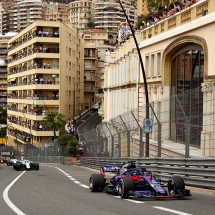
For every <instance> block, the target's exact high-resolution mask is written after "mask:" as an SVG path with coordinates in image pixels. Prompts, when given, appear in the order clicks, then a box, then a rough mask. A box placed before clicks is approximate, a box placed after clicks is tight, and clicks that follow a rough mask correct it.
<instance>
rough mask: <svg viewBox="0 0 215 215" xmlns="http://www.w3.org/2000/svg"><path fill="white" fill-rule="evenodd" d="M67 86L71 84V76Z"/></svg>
mask: <svg viewBox="0 0 215 215" xmlns="http://www.w3.org/2000/svg"><path fill="white" fill-rule="evenodd" d="M69 84H71V76H69Z"/></svg>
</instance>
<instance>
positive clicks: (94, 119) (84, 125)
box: [75, 110, 102, 134]
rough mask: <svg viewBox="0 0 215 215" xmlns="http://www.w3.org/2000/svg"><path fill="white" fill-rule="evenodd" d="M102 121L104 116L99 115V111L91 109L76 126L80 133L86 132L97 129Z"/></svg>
mask: <svg viewBox="0 0 215 215" xmlns="http://www.w3.org/2000/svg"><path fill="white" fill-rule="evenodd" d="M101 121H102V117H101V116H99V114H98V111H92V110H91V111H89V113H87V114H86V115H85V116H84V117H82V118H81V120H80V121H78V122H77V123H76V124H75V127H76V129H78V132H79V134H84V133H87V132H88V131H90V130H92V129H95V128H96V126H97V125H98V124H99V123H100V122H101Z"/></svg>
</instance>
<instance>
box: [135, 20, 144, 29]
mask: <svg viewBox="0 0 215 215" xmlns="http://www.w3.org/2000/svg"><path fill="white" fill-rule="evenodd" d="M144 20H145V18H142V19H140V20H138V21H137V22H136V24H135V28H136V29H139V28H140V26H141V24H142V22H143V21H144Z"/></svg>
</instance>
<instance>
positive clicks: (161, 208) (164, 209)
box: [153, 206, 192, 215]
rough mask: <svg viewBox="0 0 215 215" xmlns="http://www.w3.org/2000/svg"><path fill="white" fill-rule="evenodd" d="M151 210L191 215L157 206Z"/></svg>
mask: <svg viewBox="0 0 215 215" xmlns="http://www.w3.org/2000/svg"><path fill="white" fill-rule="evenodd" d="M153 208H156V209H159V210H163V211H168V212H170V213H174V214H179V215H192V214H188V213H184V212H181V211H176V210H172V209H169V208H164V207H159V206H153Z"/></svg>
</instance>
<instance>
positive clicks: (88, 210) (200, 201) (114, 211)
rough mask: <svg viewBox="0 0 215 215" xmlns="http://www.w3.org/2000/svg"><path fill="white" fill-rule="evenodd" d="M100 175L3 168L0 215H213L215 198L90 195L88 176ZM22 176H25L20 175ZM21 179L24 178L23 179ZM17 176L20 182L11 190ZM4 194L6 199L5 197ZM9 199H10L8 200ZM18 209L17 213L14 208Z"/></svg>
mask: <svg viewBox="0 0 215 215" xmlns="http://www.w3.org/2000/svg"><path fill="white" fill-rule="evenodd" d="M95 172H98V171H95V170H90V169H87V168H84V167H77V166H69V165H60V164H59V165H57V164H40V170H39V171H26V172H20V171H14V170H13V167H12V166H7V165H6V164H2V165H0V192H1V194H2V195H1V197H0V214H1V215H14V214H19V215H25V214H26V215H70V214H71V215H76V214H77V215H121V214H131V215H133V214H144V215H152V214H153V215H171V214H179V215H191V214H192V215H205V214H206V215H214V214H215V210H214V209H215V206H214V205H215V198H214V197H211V196H207V195H199V194H195V193H192V194H193V196H191V197H187V198H185V199H164V200H149V199H140V200H134V199H128V200H124V199H120V198H118V197H117V196H113V195H111V194H106V193H91V192H90V190H89V188H88V180H89V176H90V175H91V174H92V173H95ZM21 174H22V175H21ZM20 175H21V176H20ZM18 176H20V178H18V179H17V181H16V182H15V183H14V184H13V185H12V186H11V187H10V189H7V188H8V185H10V184H11V182H13V181H14V179H16V178H17V177H18ZM3 193H4V197H3ZM5 196H8V199H5ZM9 206H10V207H11V208H10V207H9ZM15 207H16V208H17V209H18V212H17V211H16V213H15V212H14V211H13V210H14V208H15Z"/></svg>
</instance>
